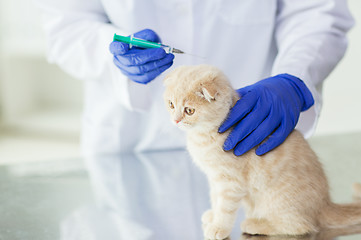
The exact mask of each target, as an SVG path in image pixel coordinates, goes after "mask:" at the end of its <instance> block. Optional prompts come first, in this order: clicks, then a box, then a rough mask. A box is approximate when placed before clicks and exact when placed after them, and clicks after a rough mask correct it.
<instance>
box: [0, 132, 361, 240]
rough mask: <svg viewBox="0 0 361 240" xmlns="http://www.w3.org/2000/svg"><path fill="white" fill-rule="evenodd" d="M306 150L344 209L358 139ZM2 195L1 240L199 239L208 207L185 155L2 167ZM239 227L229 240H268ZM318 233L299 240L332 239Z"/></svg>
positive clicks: (358, 174)
mask: <svg viewBox="0 0 361 240" xmlns="http://www.w3.org/2000/svg"><path fill="white" fill-rule="evenodd" d="M310 143H311V145H312V147H313V149H314V150H315V151H316V153H317V154H318V155H319V157H320V160H321V162H322V163H323V165H324V167H325V171H326V174H327V175H328V177H329V182H330V185H331V188H332V189H331V195H332V197H333V200H334V201H335V202H350V201H351V200H352V198H351V195H352V191H351V185H352V183H353V182H361V133H354V134H344V135H333V136H327V137H314V138H312V139H311V140H310ZM0 192H1V194H0V202H1V205H0V216H1V217H0V240H17V239H19V240H20V239H21V240H27V239H29V240H30V239H31V240H33V239H37V240H48V239H49V240H54V239H62V240H63V239H64V240H73V239H74V240H75V239H76V240H79V239H84V240H85V239H86V240H93V239H94V240H97V239H112V240H117V239H135V240H138V239H139V240H151V239H157V240H163V239H164V240H165V239H167V240H168V239H172V240H178V239H179V240H180V239H182V240H184V239H187V240H198V239H203V237H202V235H203V234H202V230H201V223H200V218H201V215H202V213H203V211H205V210H206V209H208V207H209V200H208V185H207V181H206V179H205V176H204V175H203V174H202V173H201V172H200V171H199V170H198V168H197V167H196V166H195V165H194V164H193V162H192V161H191V160H190V158H189V155H188V154H187V153H186V152H185V151H170V152H152V153H139V154H122V155H120V154H117V155H111V154H109V155H101V156H94V157H91V158H87V159H86V160H85V161H83V160H81V159H69V160H64V161H47V162H37V163H22V164H14V165H5V166H1V167H0ZM237 221H238V222H240V221H241V219H238V220H237ZM238 224H239V223H237V224H236V225H235V226H236V227H235V229H234V231H233V232H232V235H231V239H251V240H256V239H262V240H266V239H268V238H265V237H248V236H245V235H242V234H241V232H240V230H239V227H238V226H239V225H238ZM360 232H361V229H360ZM322 234H326V235H322V236H318V237H317V236H312V237H310V238H302V239H310V240H311V239H313V240H315V239H318V240H321V239H322V240H330V239H334V237H330V236H327V235H328V234H329V233H322ZM270 239H277V238H270ZM282 239H287V238H282ZM290 239H295V238H290ZM337 239H340V240H360V239H361V234H356V235H349V236H342V237H337Z"/></svg>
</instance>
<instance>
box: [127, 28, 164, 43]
mask: <svg viewBox="0 0 361 240" xmlns="http://www.w3.org/2000/svg"><path fill="white" fill-rule="evenodd" d="M133 35H134V37H136V38H140V39H144V40H147V41H151V42H156V43H160V42H161V40H160V38H159V36H158V34H156V33H155V32H154V31H153V30H151V29H144V30H141V31H139V32H136V33H134V34H133Z"/></svg>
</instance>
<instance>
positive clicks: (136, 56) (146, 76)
mask: <svg viewBox="0 0 361 240" xmlns="http://www.w3.org/2000/svg"><path fill="white" fill-rule="evenodd" d="M134 37H137V38H141V39H144V40H148V41H152V42H161V41H160V38H159V36H158V35H157V34H156V33H155V32H154V31H152V30H150V29H144V30H142V31H139V32H137V33H135V34H134ZM109 50H110V52H111V53H112V54H113V55H114V60H113V62H114V64H115V65H116V66H117V67H118V68H119V69H120V71H121V72H122V73H123V74H124V75H126V76H127V77H128V78H129V79H130V80H132V81H134V82H137V83H141V84H147V83H149V82H150V81H152V80H153V79H155V78H156V77H157V76H158V75H160V74H161V73H162V72H164V71H165V70H166V69H168V68H169V67H170V66H172V64H173V59H174V55H173V54H171V53H168V54H167V53H166V52H165V51H164V49H163V48H150V49H141V48H137V47H133V48H129V44H126V43H122V42H116V41H113V42H112V43H111V44H110V46H109Z"/></svg>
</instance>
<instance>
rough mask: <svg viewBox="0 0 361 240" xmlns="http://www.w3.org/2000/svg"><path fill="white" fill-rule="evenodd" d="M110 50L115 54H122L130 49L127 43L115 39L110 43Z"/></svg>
mask: <svg viewBox="0 0 361 240" xmlns="http://www.w3.org/2000/svg"><path fill="white" fill-rule="evenodd" d="M109 51H110V52H111V53H112V54H113V55H122V54H125V53H126V52H128V51H129V45H128V44H126V43H122V42H117V41H113V42H111V43H110V45H109Z"/></svg>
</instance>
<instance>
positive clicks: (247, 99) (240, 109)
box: [218, 91, 258, 133]
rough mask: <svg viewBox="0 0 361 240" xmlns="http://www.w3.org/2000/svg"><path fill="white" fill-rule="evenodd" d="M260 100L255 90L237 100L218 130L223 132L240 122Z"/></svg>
mask: <svg viewBox="0 0 361 240" xmlns="http://www.w3.org/2000/svg"><path fill="white" fill-rule="evenodd" d="M257 100H258V94H257V93H256V92H255V91H252V92H249V93H248V94H246V95H245V96H244V97H243V98H241V99H240V100H238V101H237V103H236V104H235V105H234V107H233V108H232V109H231V111H230V113H229V114H228V116H227V119H226V120H225V121H224V122H223V124H222V125H221V126H220V127H219V129H218V132H220V133H223V132H225V131H227V130H228V129H229V128H230V127H232V126H233V125H234V124H236V123H237V122H239V121H240V120H241V119H242V118H243V117H244V116H246V115H247V113H249V112H250V111H251V110H252V109H253V108H254V106H255V104H256V103H257Z"/></svg>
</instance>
